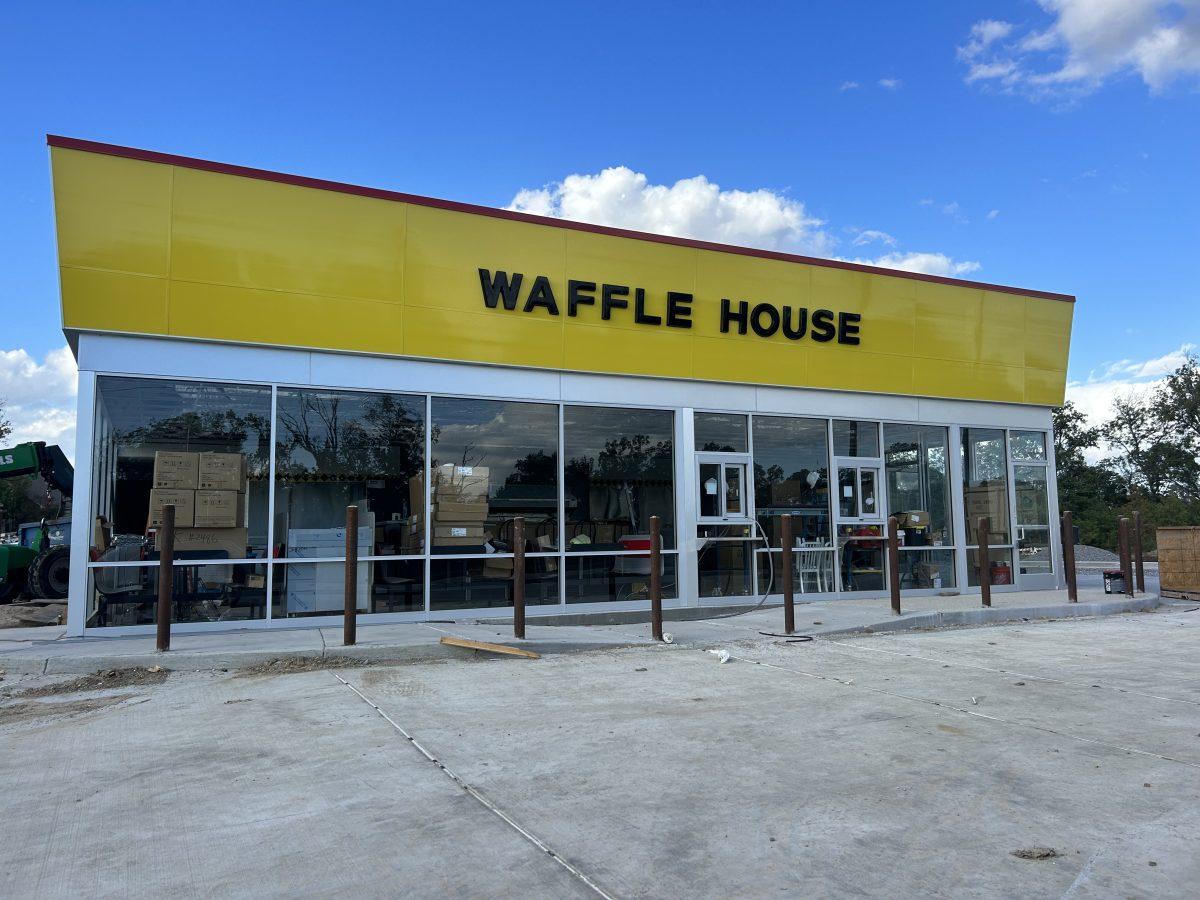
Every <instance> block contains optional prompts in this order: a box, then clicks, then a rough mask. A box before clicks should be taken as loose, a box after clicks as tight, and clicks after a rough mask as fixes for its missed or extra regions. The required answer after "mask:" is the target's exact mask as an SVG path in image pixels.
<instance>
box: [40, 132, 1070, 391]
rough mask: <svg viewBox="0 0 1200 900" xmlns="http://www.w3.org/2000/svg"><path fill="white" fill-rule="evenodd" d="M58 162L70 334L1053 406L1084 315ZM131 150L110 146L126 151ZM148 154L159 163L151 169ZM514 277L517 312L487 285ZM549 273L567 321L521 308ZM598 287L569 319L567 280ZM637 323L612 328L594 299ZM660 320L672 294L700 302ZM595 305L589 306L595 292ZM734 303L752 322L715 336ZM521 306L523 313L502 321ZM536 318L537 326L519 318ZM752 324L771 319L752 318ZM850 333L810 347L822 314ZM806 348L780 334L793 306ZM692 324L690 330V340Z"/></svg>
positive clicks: (1033, 303) (540, 228)
mask: <svg viewBox="0 0 1200 900" xmlns="http://www.w3.org/2000/svg"><path fill="white" fill-rule="evenodd" d="M67 144H68V146H63V145H61V144H60V145H59V146H56V147H55V149H54V150H53V162H54V178H55V196H56V211H57V217H58V235H59V248H60V256H61V261H62V295H63V324H64V327H65V328H67V329H84V330H96V331H118V332H126V333H145V334H171V335H177V336H180V337H194V338H204V339H209V340H218V341H234V342H239V343H259V344H268V345H275V346H299V347H314V348H324V349H329V350H341V351H349V352H367V353H381V354H389V355H404V356H413V357H423V358H432V359H446V360H460V361H464V362H480V363H489V364H503V365H514V366H529V367H540V368H551V369H569V370H573V371H594V372H605V373H612V374H631V375H655V376H664V377H674V378H695V379H703V380H713V381H734V382H740V383H747V384H770V385H785V386H786V385H792V386H797V387H817V388H827V389H842V390H853V391H875V392H882V393H889V394H910V393H911V394H917V395H923V396H934V397H948V398H956V397H957V398H964V399H977V400H998V401H1006V402H1013V403H1037V404H1044V405H1054V404H1058V403H1061V401H1062V392H1063V388H1064V382H1065V372H1066V365H1067V348H1068V342H1069V340H1070V332H1071V316H1072V304H1071V303H1069V302H1063V301H1062V300H1059V299H1054V298H1053V297H1051V296H1047V297H1037V296H1025V295H1022V294H1020V293H1016V292H1014V291H1013V290H1012V289H1002V288H995V289H993V288H989V287H988V286H986V285H975V284H970V283H961V284H960V283H945V282H937V281H930V280H925V279H922V278H916V277H907V276H905V275H902V274H899V273H898V274H895V275H891V274H887V273H883V272H876V271H870V270H862V269H855V268H847V267H843V266H841V265H820V264H815V263H807V262H803V261H800V260H795V259H775V258H769V257H767V256H761V255H757V254H754V253H748V252H747V253H740V252H736V251H721V250H714V249H708V248H706V247H702V246H683V245H678V244H673V243H670V242H660V241H654V240H647V239H638V238H635V237H626V236H620V235H616V234H608V233H599V232H596V231H590V230H581V229H576V228H567V227H561V226H556V225H555V224H553V223H542V222H536V221H517V220H514V219H511V218H505V217H501V216H496V215H488V214H482V213H480V212H473V211H470V210H469V209H464V208H455V207H453V205H450V204H442V203H440V202H438V201H426V200H422V199H421V198H412V197H407V196H395V195H375V196H364V194H368V193H375V192H370V191H366V190H365V189H353V191H346V190H340V189H322V188H320V187H318V186H314V185H309V184H306V183H303V182H299V183H297V180H295V179H291V178H289V177H288V176H271V175H269V173H268V174H261V173H260V174H258V175H255V176H249V175H245V174H237V173H236V172H235V171H228V170H226V169H225V168H224V167H220V166H216V165H214V164H205V163H197V162H196V161H188V160H181V159H179V158H174V157H171V158H161V157H155V156H154V155H152V154H150V155H148V154H142V153H141V152H140V151H130V152H129V155H122V154H121V153H119V152H118V153H115V154H114V153H105V152H102V151H99V150H98V151H96V152H86V151H83V150H79V149H72V148H70V147H77V146H78V145H79V142H74V144H72V143H71V142H67ZM117 149H119V148H117ZM148 157H150V158H148ZM480 269H483V270H485V273H486V276H487V278H488V279H489V280H488V285H489V287H492V286H493V281H492V279H494V278H495V276H496V273H498V272H504V273H507V277H508V278H509V279H514V280H515V278H516V276H517V274H518V273H519V274H520V275H521V279H522V283H521V285H520V288H519V289H518V290H515V291H514V290H510V291H509V292H508V295H507V300H508V302H507V303H505V301H504V300H503V299H501V298H500V296H499V295H498V294H497V293H496V292H495V291H494V290H492V291H491V293H490V296H491V298H492V300H493V305H492V308H489V307H488V305H487V303H486V302H485V296H487V292H486V291H485V287H484V285H483V284H481V279H480ZM539 277H542V278H543V279H544V283H545V284H546V285H547V286H548V291H549V293H548V294H543V295H541V296H542V297H543V298H546V297H549V296H551V295H552V296H553V298H554V305H555V309H554V310H553V311H552V310H551V309H549V308H547V306H548V305H549V304H548V303H543V304H542V305H537V304H532V303H530V302H529V299H530V292H531V288H533V286H534V284H535V282H536V281H537V279H538V278H539ZM570 279H574V280H576V281H579V282H585V283H586V282H594V283H595V284H596V288H595V290H594V291H593V292H590V293H591V295H592V296H593V297H594V300H593V302H592V303H586V302H582V303H581V304H580V305H579V307H578V310H577V315H576V316H573V317H572V316H570V315H569V312H570V308H569V305H570V290H569V280H570ZM605 284H609V285H618V286H625V287H628V288H629V293H628V294H623V293H621V292H616V293H613V294H612V296H613V297H614V298H616V299H618V300H620V299H624V300H625V301H626V302H627V304H628V306H627V307H625V308H620V306H619V304H616V303H614V304H612V307H613V308H612V314H611V318H610V319H608V320H604V319H603V309H604V303H603V285H605ZM638 289H641V290H642V291H644V298H645V299H644V302H645V312H646V313H647V314H648V315H649V316H651V317H653V316H658V317H662V318H663V319H665V318H666V312H667V309H666V306H667V296H668V293H669V292H677V293H679V294H681V295H684V294H690V295H691V296H692V300H691V302H690V304H686V303H684V302H683V301H682V300H681V301H680V303H681V306H680V309H681V310H684V309H686V310H690V316H688V315H681V316H680V321H679V322H678V323H676V324H677V325H679V326H680V327H669V323H668V322H667V321H661V322H657V323H655V322H652V321H641V322H639V321H636V320H635V306H636V303H637V290H638ZM584 293H585V294H586V293H588V292H586V291H585V292H584ZM722 300H728V301H730V305H731V308H732V310H733V312H734V313H735V314H736V313H738V312H741V308H740V304H741V303H743V302H744V303H745V304H746V307H745V312H746V314H747V315H748V317H749V319H751V320H753V321H757V322H758V324H759V325H760V330H763V329H767V330H769V328H770V325H771V323H772V320H775V321H778V322H779V323H780V325H779V326H777V327H776V329H775V331H774V333H771V334H765V335H764V334H760V333H755V329H754V328H753V324H752V321H747V323H746V328H747V333H746V334H740V333H739V331H740V329H739V326H738V325H737V323H736V321H733V322H731V323H730V326H729V329H728V331H727V332H726V333H722V331H721V321H722V315H721V308H722ZM508 305H511V306H513V308H512V309H508V308H506V306H508ZM527 305H528V306H529V307H530V309H529V311H528V312H527V311H526V310H525V307H526V306H527ZM756 307H759V308H760V309H759V312H760V316H759V317H758V318H757V319H755V318H754V312H753V311H754V310H755V308H756ZM822 309H825V310H832V311H833V313H834V314H835V316H836V314H838V313H844V314H848V315H849V316H850V317H851V318H850V319H848V320H847V324H848V325H849V326H850V327H851V328H853V325H854V321H853V317H854V316H857V317H859V319H860V321H859V322H858V334H857V337H856V336H855V335H854V334H853V333H844V334H843V335H842V336H843V337H844V338H845V340H844V341H836V340H835V341H830V342H825V343H822V342H819V341H816V340H814V339H813V334H812V317H813V313H814V312H815V311H816V310H822ZM785 310H786V311H788V313H789V314H790V315H791V317H792V318H791V319H790V322H791V324H792V327H793V328H795V327H797V326H798V325H799V321H800V319H799V317H800V315H801V314H802V313H801V311H803V315H805V316H806V329H805V333H804V335H803V336H802V337H800V338H798V339H789V338H788V337H786V336H785V334H784V333H783V328H782V321H783V315H784V311H785ZM686 321H690V325H691V327H690V328H689V327H682V326H683V325H684V324H685V322H686Z"/></svg>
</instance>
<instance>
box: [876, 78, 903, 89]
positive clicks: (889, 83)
mask: <svg viewBox="0 0 1200 900" xmlns="http://www.w3.org/2000/svg"><path fill="white" fill-rule="evenodd" d="M903 85H904V82H903V81H901V80H900V79H899V78H880V79H879V86H880V87H881V88H883V89H884V90H886V91H898V90H900V88H901V87H902V86H903Z"/></svg>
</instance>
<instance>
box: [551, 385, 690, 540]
mask: <svg viewBox="0 0 1200 900" xmlns="http://www.w3.org/2000/svg"><path fill="white" fill-rule="evenodd" d="M673 433H674V414H673V413H671V412H669V411H665V410H654V409H616V408H610V407H599V406H568V407H566V408H565V409H564V410H563V455H564V458H565V460H566V465H565V467H564V476H563V477H564V479H565V481H564V485H565V491H566V523H567V549H568V550H569V551H575V552H584V551H591V552H597V551H610V552H611V551H618V550H632V549H636V548H637V547H640V546H642V544H643V543H644V542H645V541H648V540H649V536H650V517H651V516H658V517H659V518H660V519H661V529H662V545H663V547H673V546H675V488H674V486H675V461H674V460H675V457H674V437H673Z"/></svg>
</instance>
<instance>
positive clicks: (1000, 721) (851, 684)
mask: <svg viewBox="0 0 1200 900" xmlns="http://www.w3.org/2000/svg"><path fill="white" fill-rule="evenodd" d="M729 658H730V659H736V660H737V661H738V662H744V663H750V664H751V665H755V666H762V667H763V668H766V669H775V670H776V671H778V672H787V673H788V674H789V675H802V676H804V677H805V678H815V679H817V680H818V681H829V682H832V683H834V684H841V685H846V686H848V687H856V688H861V689H862V690H865V691H870V692H871V693H873V694H882V695H883V696H885V697H895V698H896V699H898V700H908V701H910V702H912V703H924V704H925V705H926V706H936V707H937V708H938V709H948V710H951V711H953V712H957V713H962V714H964V715H968V716H974V717H975V718H977V719H983V720H985V721H987V722H996V723H997V724H1000V725H1008V726H1011V727H1013V728H1025V729H1028V730H1030V731H1040V732H1042V733H1043V734H1052V735H1054V736H1055V737H1060V738H1066V739H1067V740H1071V741H1077V742H1079V743H1081V744H1091V745H1092V746H1094V747H1104V748H1106V749H1108V750H1120V751H1122V752H1123V753H1133V754H1136V755H1137V756H1148V757H1150V758H1151V759H1161V760H1163V761H1164V762H1173V763H1178V764H1179V765H1181V766H1187V767H1188V768H1191V769H1200V763H1194V762H1189V761H1188V760H1186V759H1179V758H1178V757H1175V756H1164V755H1162V754H1161V753H1151V752H1150V751H1149V750H1139V749H1137V748H1136V747H1123V746H1121V745H1120V744H1110V743H1108V742H1107V741H1098V740H1096V739H1095V738H1087V737H1083V736H1082V735H1078V734H1068V733H1067V732H1065V731H1055V730H1054V729H1053V728H1047V727H1046V726H1044V725H1031V724H1030V723H1028V722H1014V721H1013V720H1012V719H1002V718H1001V717H1000V716H989V715H988V714H987V713H981V712H977V711H976V710H973V709H965V708H964V707H961V706H954V705H953V704H951V703H943V702H941V701H940V700H930V699H928V698H926V697H914V696H913V695H911V694H901V693H900V692H898V691H888V690H884V689H883V688H876V687H868V686H866V685H864V684H855V683H854V681H853V680H852V679H848V678H838V677H836V676H834V675H820V674H818V673H816V672H805V671H804V670H803V669H789V668H788V667H787V666H777V665H775V664H774V663H769V662H763V661H761V660H757V659H748V658H747V657H744V656H734V655H733V654H730V656H729Z"/></svg>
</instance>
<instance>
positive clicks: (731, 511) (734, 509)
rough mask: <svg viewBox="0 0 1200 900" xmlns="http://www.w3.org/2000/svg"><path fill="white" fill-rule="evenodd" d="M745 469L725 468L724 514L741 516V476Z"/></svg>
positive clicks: (733, 466) (735, 466)
mask: <svg viewBox="0 0 1200 900" xmlns="http://www.w3.org/2000/svg"><path fill="white" fill-rule="evenodd" d="M745 471H746V470H745V469H744V468H742V467H741V466H738V465H727V466H725V514H726V515H728V516H740V515H742V476H743V475H744V474H745Z"/></svg>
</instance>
